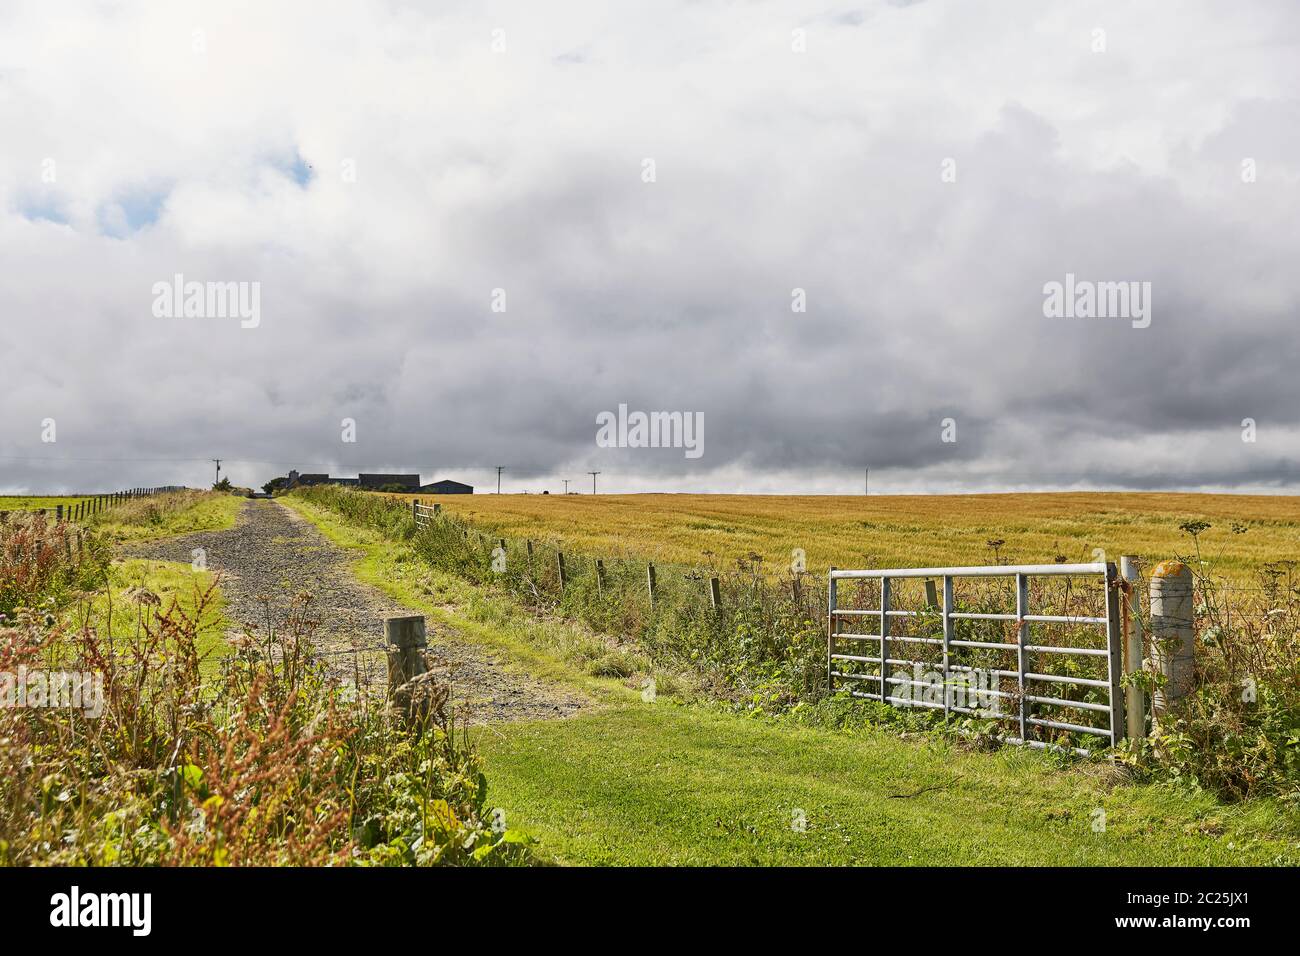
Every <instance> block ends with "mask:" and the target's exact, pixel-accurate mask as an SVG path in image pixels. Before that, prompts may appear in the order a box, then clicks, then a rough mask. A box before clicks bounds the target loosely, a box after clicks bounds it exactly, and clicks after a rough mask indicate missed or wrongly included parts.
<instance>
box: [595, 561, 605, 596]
mask: <svg viewBox="0 0 1300 956" xmlns="http://www.w3.org/2000/svg"><path fill="white" fill-rule="evenodd" d="M596 593H597V594H600V595H603V594H604V593H605V562H604V561H602V560H601V559H600V558H597V559H596Z"/></svg>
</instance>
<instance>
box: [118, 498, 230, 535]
mask: <svg viewBox="0 0 1300 956" xmlns="http://www.w3.org/2000/svg"><path fill="white" fill-rule="evenodd" d="M245 500H246V499H244V498H241V497H238V496H235V495H230V494H225V493H222V492H211V491H183V492H166V493H164V494H160V495H155V496H154V497H152V498H140V499H136V500H134V501H128V502H125V503H123V504H121V505H119V506H117V507H116V508H112V509H110V510H108V511H106V512H103V513H102V514H101V515H99V516H97V517H96V518H95V519H93V521H92V524H93V526H94V527H95V528H96V529H97V530H99V531H101V532H102V533H103V534H105V535H106V536H108V537H109V538H110V539H111V540H113V541H117V542H125V541H148V540H153V539H155V538H169V537H172V536H174V535H181V534H193V533H194V532H198V531H224V530H225V529H227V528H233V527H234V525H235V521H236V520H237V519H238V517H239V511H240V509H241V508H242V507H243V505H244V502H245Z"/></svg>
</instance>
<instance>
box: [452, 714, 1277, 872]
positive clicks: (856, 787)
mask: <svg viewBox="0 0 1300 956" xmlns="http://www.w3.org/2000/svg"><path fill="white" fill-rule="evenodd" d="M475 742H476V744H477V746H478V748H479V751H480V753H482V755H483V756H484V758H485V760H486V764H487V778H488V787H489V802H490V803H491V804H492V805H494V806H500V807H501V808H502V809H504V811H505V813H506V819H507V820H508V821H510V824H511V825H512V826H516V825H518V826H521V827H522V828H523V830H524V831H525V832H527V833H529V834H531V835H532V836H534V837H535V838H537V839H538V840H539V848H540V850H541V852H542V854H543V855H544V856H549V857H550V858H551V859H553V860H554V861H556V862H560V863H581V864H617V865H663V864H723V865H726V864H734V865H747V864H795V865H826V864H833V865H834V864H853V865H860V864H867V865H912V864H928V865H992V864H996V865H1034V866H1044V865H1064V866H1135V865H1196V866H1208V865H1225V866H1229V865H1249V864H1256V865H1258V864H1267V863H1273V862H1289V863H1291V864H1296V863H1300V832H1298V831H1297V830H1296V829H1295V826H1294V822H1292V824H1291V825H1290V826H1288V824H1287V822H1286V819H1285V817H1284V815H1283V814H1282V813H1281V812H1279V811H1278V809H1277V808H1276V807H1273V806H1271V805H1265V804H1254V805H1249V806H1247V805H1241V806H1234V807H1230V808H1229V807H1223V806H1220V805H1218V804H1216V802H1215V801H1214V800H1213V799H1212V798H1210V797H1208V796H1205V795H1190V794H1188V793H1186V792H1183V791H1181V790H1178V789H1174V788H1172V787H1159V786H1151V785H1146V786H1134V785H1124V786H1114V787H1108V786H1107V784H1106V782H1105V779H1104V777H1103V775H1102V774H1101V771H1102V770H1103V769H1104V768H1102V767H1100V766H1099V765H1096V764H1091V765H1084V766H1081V767H1074V768H1070V769H1061V768H1059V767H1057V766H1056V765H1054V763H1053V760H1052V759H1051V758H1049V757H1045V756H1044V755H1042V754H1038V753H1031V752H1028V751H1024V750H1020V749H1014V748H1006V749H1005V750H1002V751H999V752H997V753H992V754H990V753H976V752H964V751H962V750H959V749H957V748H956V747H955V746H954V745H953V744H952V743H950V742H948V741H946V740H941V739H938V738H935V737H930V736H927V737H922V738H918V739H908V740H900V739H899V738H898V736H897V735H896V734H892V735H891V734H889V733H888V732H887V731H885V730H883V729H880V728H875V729H872V730H869V731H866V732H857V733H854V734H851V735H850V734H838V733H833V732H829V731H825V730H819V729H815V728H808V727H799V726H795V725H792V724H790V723H788V722H776V721H754V720H747V719H745V718H742V717H738V716H735V715H731V714H725V713H711V712H708V711H706V710H704V709H702V708H699V707H677V706H673V705H671V704H667V705H665V704H662V703H654V704H644V703H639V702H638V703H637V704H633V705H625V706H620V707H616V708H612V709H609V710H605V711H603V712H601V713H598V714H593V715H590V716H584V717H578V718H574V719H572V720H567V721H553V722H550V723H534V724H528V725H515V726H509V727H506V728H504V729H485V730H483V731H481V732H480V733H479V734H477V735H476V737H475ZM930 787H933V788H935V789H933V790H926V788H930ZM797 810H802V811H803V813H804V814H805V816H806V820H807V829H806V832H798V831H797V830H796V829H795V827H794V825H793V823H794V819H795V813H796V811H797ZM1098 811H1100V812H1104V814H1105V830H1104V832H1094V829H1093V825H1094V819H1098V817H1097V813H1098Z"/></svg>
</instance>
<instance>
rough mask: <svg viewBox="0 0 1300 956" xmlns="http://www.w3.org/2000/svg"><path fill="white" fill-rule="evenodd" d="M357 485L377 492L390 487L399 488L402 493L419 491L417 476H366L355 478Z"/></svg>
mask: <svg viewBox="0 0 1300 956" xmlns="http://www.w3.org/2000/svg"><path fill="white" fill-rule="evenodd" d="M357 484H358V485H360V486H361V487H362V488H365V489H366V490H368V491H378V490H379V489H380V488H388V487H390V486H397V487H400V488H401V489H402V490H403V491H419V490H420V476H419V475H367V474H361V475H358V476H357Z"/></svg>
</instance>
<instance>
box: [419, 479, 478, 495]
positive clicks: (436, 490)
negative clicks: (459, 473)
mask: <svg viewBox="0 0 1300 956" xmlns="http://www.w3.org/2000/svg"><path fill="white" fill-rule="evenodd" d="M420 490H421V491H423V492H425V493H426V494H430V495H472V494H473V493H474V486H473V485H467V484H465V483H464V482H460V481H452V480H451V479H450V478H444V479H442V481H434V482H430V483H429V484H427V485H424V486H423V487H421V488H420Z"/></svg>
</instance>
